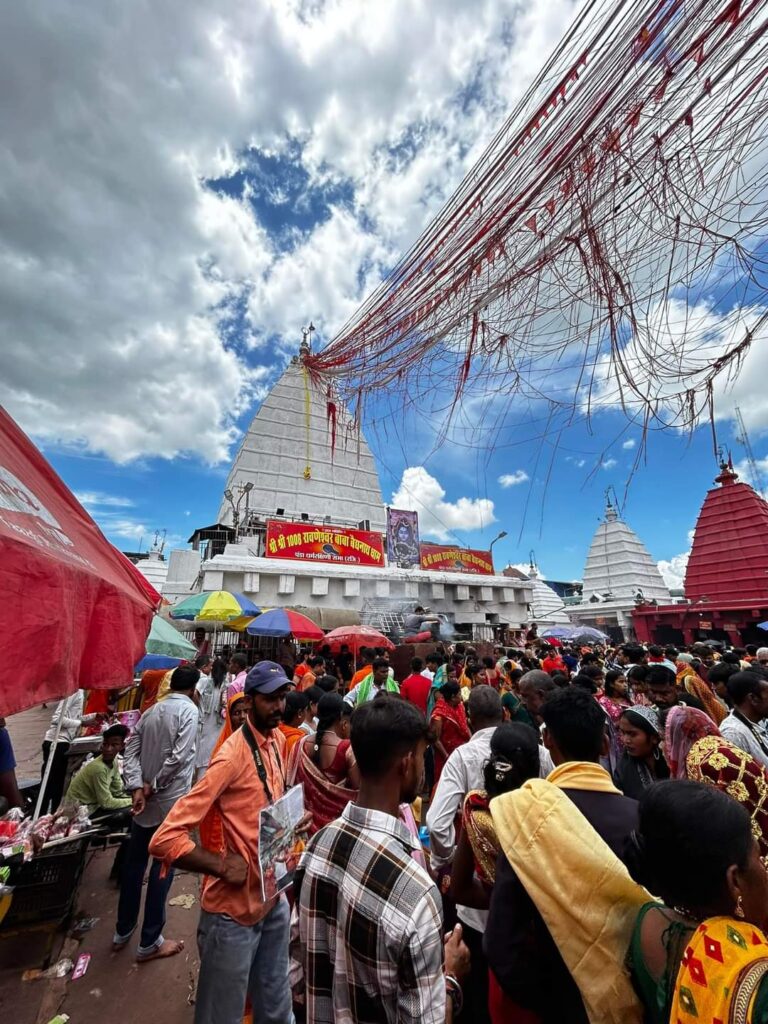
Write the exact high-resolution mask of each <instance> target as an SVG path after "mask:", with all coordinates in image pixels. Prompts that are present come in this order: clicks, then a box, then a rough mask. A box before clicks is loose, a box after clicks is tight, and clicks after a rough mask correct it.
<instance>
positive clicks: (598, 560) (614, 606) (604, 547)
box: [568, 500, 671, 639]
mask: <svg viewBox="0 0 768 1024" xmlns="http://www.w3.org/2000/svg"><path fill="white" fill-rule="evenodd" d="M670 600H671V598H670V594H669V590H668V589H667V587H666V585H665V583H664V580H663V579H662V577H661V573H660V572H659V570H658V567H657V565H656V563H655V562H654V561H653V559H652V558H651V556H650V554H649V552H648V549H647V548H646V547H645V545H644V544H643V542H642V541H641V540H640V538H639V537H638V536H637V534H636V533H635V532H634V530H632V529H631V527H629V526H628V525H627V524H626V523H625V522H624V521H623V520H622V519H621V518H620V517H619V514H618V511H617V510H616V508H615V506H614V505H613V504H612V503H611V501H610V500H608V502H607V504H606V509H605V518H604V520H603V522H601V523H600V525H599V526H598V528H597V530H596V531H595V535H594V537H593V538H592V544H591V545H590V548H589V554H588V555H587V562H586V565H585V567H584V586H583V596H582V600H581V603H580V604H576V605H569V607H568V616H569V618H570V619H571V621H572V622H573V623H575V624H577V625H582V626H594V627H595V628H596V629H601V630H603V632H606V633H609V634H610V635H612V636H613V637H614V638H615V639H621V638H622V637H623V638H624V639H630V638H631V637H632V635H633V634H632V616H631V612H632V609H633V608H635V607H636V605H637V604H640V603H651V602H657V603H659V604H668V603H669V602H670Z"/></svg>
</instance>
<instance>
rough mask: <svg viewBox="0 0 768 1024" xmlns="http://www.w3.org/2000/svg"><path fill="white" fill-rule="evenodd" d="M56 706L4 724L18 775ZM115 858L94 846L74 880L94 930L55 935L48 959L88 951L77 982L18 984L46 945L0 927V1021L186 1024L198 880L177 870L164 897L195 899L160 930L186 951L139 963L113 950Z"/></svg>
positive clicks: (30, 765) (33, 765)
mask: <svg viewBox="0 0 768 1024" xmlns="http://www.w3.org/2000/svg"><path fill="white" fill-rule="evenodd" d="M54 706H55V705H49V706H48V708H47V709H45V708H34V709H32V710H30V711H25V712H22V713H21V714H19V715H14V716H12V717H11V718H9V719H8V721H7V725H8V730H9V732H10V735H11V740H12V742H13V746H14V752H15V754H16V761H17V764H18V767H17V774H18V776H19V778H25V777H32V776H35V775H39V773H40V760H41V759H40V744H41V742H42V737H43V734H44V732H45V730H46V729H47V728H48V724H49V722H50V717H51V714H52V713H53V710H54ZM113 858H114V850H113V849H107V850H95V851H92V852H91V853H90V854H89V860H88V863H87V865H86V868H85V872H84V874H83V877H82V879H81V881H80V888H79V892H78V899H77V911H76V915H77V916H81V917H97V918H99V920H98V922H97V923H96V925H95V926H94V928H93V929H92V930H91V931H89V932H87V933H86V934H85V935H84V936H82V937H81V938H77V939H74V938H71V937H70V938H68V937H67V936H66V935H65V934H64V933H61V934H59V935H57V941H56V944H55V946H54V961H55V960H57V959H59V958H60V957H61V956H62V955H63V956H68V957H69V958H70V959H71V960H76V959H77V956H78V955H79V954H80V953H90V954H91V962H90V965H89V968H88V972H87V973H86V974H85V975H84V977H82V978H80V979H79V980H78V981H70V980H69V979H68V978H67V979H62V980H55V981H29V982H23V981H22V980H21V975H22V972H23V971H24V970H25V969H27V968H29V967H38V966H40V965H41V960H42V957H43V955H44V945H45V943H44V941H42V940H41V937H40V936H39V935H37V934H34V933H31V934H29V935H27V936H19V937H17V938H8V939H6V940H3V937H2V932H1V931H0V1021H3V1022H6V1021H7V1022H8V1024H47V1022H48V1021H50V1020H51V1018H52V1017H54V1016H55V1015H56V1014H57V1013H68V1014H69V1017H70V1024H96V1022H98V1021H101V1020H103V1019H104V1018H108V1019H115V1020H119V1021H121V1022H124V1024H134V1022H136V1024H138V1022H142V1024H154V1022H155V1021H162V1022H163V1024H191V1021H192V1016H193V1010H192V1000H193V997H194V988H195V982H196V979H197V971H198V959H197V944H196V941H195V931H196V928H197V919H198V915H199V911H200V906H199V902H198V894H199V881H198V878H197V876H195V875H190V874H186V873H177V874H176V876H175V878H174V882H173V886H172V887H171V892H170V896H169V900H173V899H174V898H175V897H177V896H180V895H189V896H191V897H193V899H194V903H193V905H192V906H191V907H190V908H187V907H185V906H183V905H177V906H171V905H169V906H168V923H167V925H166V928H165V934H166V935H167V936H168V937H169V938H174V939H183V940H184V942H185V949H184V952H183V953H181V954H180V955H179V956H175V957H170V958H169V959H167V960H160V961H157V962H155V963H148V964H142V965H138V964H136V962H135V960H134V958H133V956H132V950H131V948H128V949H125V950H123V951H122V952H121V953H117V954H116V953H113V952H112V949H111V940H112V929H113V926H114V919H115V913H116V910H117V890H116V888H115V887H114V885H113V883H111V882H110V881H109V878H108V876H109V871H110V868H111V865H112V860H113Z"/></svg>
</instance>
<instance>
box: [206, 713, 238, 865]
mask: <svg viewBox="0 0 768 1024" xmlns="http://www.w3.org/2000/svg"><path fill="white" fill-rule="evenodd" d="M244 698H245V694H244V693H234V694H232V696H231V697H230V698H229V700H228V701H227V717H226V718H225V719H224V725H223V726H222V728H221V732H220V733H219V738H218V739H217V740H216V745H215V746H214V748H213V750H212V752H211V761H213V759H214V757H216V755H217V754H218V752H219V750H220V749H221V747H222V746H223V745H224V744H225V743H226V742H227V740H228V739H229V737H230V736H231V735H232V734H233V733H234V731H235V730H234V729H233V728H232V718H231V717H230V716H231V713H232V709H233V708H234V706H235V704H237V702H238V701H239V700H243V699H244ZM208 763H209V764H210V761H209V762H208ZM199 832H200V845H201V846H202V847H203V849H204V850H208V851H209V852H210V853H223V852H224V849H225V846H224V829H223V827H222V824H221V815H220V814H219V812H218V810H217V809H216V805H215V804H214V805H213V807H211V809H210V811H208V813H207V814H206V816H205V817H204V818H203V820H202V821H201V822H200V828H199Z"/></svg>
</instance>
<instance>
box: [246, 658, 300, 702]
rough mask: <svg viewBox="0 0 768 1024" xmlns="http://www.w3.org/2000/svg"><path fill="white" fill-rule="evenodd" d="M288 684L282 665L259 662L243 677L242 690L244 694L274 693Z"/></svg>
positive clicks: (272, 662) (271, 662)
mask: <svg viewBox="0 0 768 1024" xmlns="http://www.w3.org/2000/svg"><path fill="white" fill-rule="evenodd" d="M289 682H290V680H289V679H288V676H287V675H286V674H285V669H284V668H283V667H282V665H278V664H277V663H276V662H274V661H260V662H258V664H256V665H254V666H253V668H252V669H251V671H250V672H249V673H248V675H247V676H246V677H245V686H244V687H243V689H244V691H245V692H246V693H264V694H267V693H274V692H275V690H279V689H281V688H282V687H283V686H287V685H288V683H289Z"/></svg>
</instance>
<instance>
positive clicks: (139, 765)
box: [112, 665, 200, 963]
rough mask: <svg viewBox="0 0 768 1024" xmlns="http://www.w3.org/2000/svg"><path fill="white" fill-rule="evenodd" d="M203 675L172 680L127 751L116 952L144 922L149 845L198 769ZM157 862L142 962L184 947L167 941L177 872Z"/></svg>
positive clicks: (189, 669) (180, 674) (181, 673)
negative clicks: (127, 820) (126, 830)
mask: <svg viewBox="0 0 768 1024" xmlns="http://www.w3.org/2000/svg"><path fill="white" fill-rule="evenodd" d="M199 678H200V672H199V671H198V669H196V668H194V667H193V666H191V665H185V666H183V667H179V668H177V669H176V670H175V671H174V673H173V675H172V676H171V692H170V693H169V695H168V697H167V698H166V699H165V700H164V701H161V702H160V703H159V704H155V705H154V706H153V707H151V708H150V709H149V711H147V712H146V713H145V714H144V715H142V717H141V718H140V719H139V722H138V724H137V726H136V728H135V730H134V732H133V735H132V736H131V738H130V739H129V740H128V745H127V746H126V748H125V765H124V774H125V783H126V789H127V790H128V791H129V792H130V794H131V798H132V800H133V808H132V810H133V823H132V825H131V835H130V837H129V839H128V846H127V849H126V851H125V859H124V861H123V868H122V878H121V881H120V902H119V903H118V907H117V924H116V926H115V935H114V938H113V940H112V943H113V946H112V948H113V949H114V950H115V951H116V952H117V951H118V950H121V949H124V948H125V946H126V945H127V944H128V940H129V939H130V937H131V935H132V934H133V932H134V930H135V928H136V925H137V923H138V920H139V910H140V909H141V890H142V886H143V883H144V873H145V871H146V870H147V864H148V863H149V843H150V840H151V839H152V836H153V835H154V834H155V832H156V831H157V829H158V827H159V826H160V824H161V823H162V822H163V820H164V819H165V816H166V815H167V814H168V812H169V811H170V809H171V808H172V807H173V805H174V804H175V803H176V801H177V800H178V799H179V797H182V796H184V795H185V793H188V792H189V789H190V786H191V785H192V775H193V773H194V770H195V753H196V748H197V726H198V711H197V706H196V704H195V702H194V700H193V697H194V693H195V687H196V686H197V682H198V679H199ZM161 869H162V865H161V864H160V862H159V861H156V860H153V861H152V867H151V868H150V871H149V879H148V881H147V896H146V900H145V903H144V920H143V922H142V927H141V938H140V940H139V946H138V951H137V955H136V959H137V961H138V962H139V963H141V962H144V961H147V960H156V959H158V958H160V957H166V956H173V955H174V953H180V952H181V950H182V949H183V948H184V943H183V942H176V941H174V940H173V939H164V938H163V925H164V924H165V900H166V897H167V895H168V890H169V889H170V887H171V882H172V881H173V870H172V869H171V870H169V871H168V872H167V873H166V874H165V876H164V877H161Z"/></svg>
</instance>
